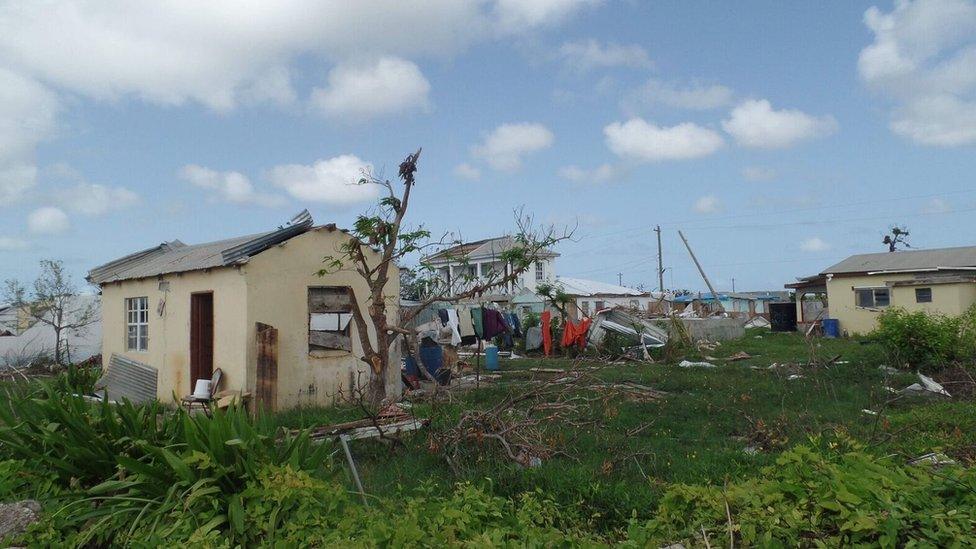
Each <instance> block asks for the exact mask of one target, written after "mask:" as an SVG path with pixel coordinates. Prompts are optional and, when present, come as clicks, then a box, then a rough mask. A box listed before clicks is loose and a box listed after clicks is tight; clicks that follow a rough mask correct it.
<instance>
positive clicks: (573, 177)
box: [559, 164, 623, 183]
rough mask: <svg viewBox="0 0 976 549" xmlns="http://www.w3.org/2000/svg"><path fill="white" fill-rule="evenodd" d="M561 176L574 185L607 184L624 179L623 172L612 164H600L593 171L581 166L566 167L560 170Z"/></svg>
mask: <svg viewBox="0 0 976 549" xmlns="http://www.w3.org/2000/svg"><path fill="white" fill-rule="evenodd" d="M559 175H560V176H561V177H562V178H563V179H568V180H570V181H572V182H574V183H607V182H609V181H613V180H616V179H619V178H620V177H622V175H623V174H622V170H621V169H620V168H619V167H617V166H614V165H612V164H600V165H599V166H597V167H596V168H593V169H592V170H587V169H584V168H581V167H579V166H575V165H570V166H565V167H563V168H561V169H560V170H559Z"/></svg>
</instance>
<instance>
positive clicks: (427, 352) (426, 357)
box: [420, 346, 444, 379]
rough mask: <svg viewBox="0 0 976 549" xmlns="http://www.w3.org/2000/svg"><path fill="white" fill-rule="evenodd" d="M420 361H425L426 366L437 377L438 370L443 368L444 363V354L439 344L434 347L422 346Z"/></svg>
mask: <svg viewBox="0 0 976 549" xmlns="http://www.w3.org/2000/svg"><path fill="white" fill-rule="evenodd" d="M420 361H421V362H423V363H424V367H425V368H427V371H428V372H429V373H430V375H431V376H432V377H434V378H435V379H436V378H437V370H440V369H441V366H443V365H444V354H443V352H442V351H441V348H440V347H439V346H434V347H421V348H420Z"/></svg>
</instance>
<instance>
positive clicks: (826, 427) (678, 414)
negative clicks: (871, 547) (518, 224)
mask: <svg viewBox="0 0 976 549" xmlns="http://www.w3.org/2000/svg"><path fill="white" fill-rule="evenodd" d="M757 336H758V337H757ZM739 351H745V352H747V353H749V354H750V355H753V358H750V359H747V360H742V361H735V362H725V361H722V360H720V359H722V358H723V357H727V356H730V355H732V354H734V353H736V352H739ZM813 352H814V353H815V355H816V357H818V358H819V359H820V360H827V359H829V358H833V357H834V356H837V355H840V359H839V362H841V363H840V364H834V365H832V366H831V367H829V368H809V367H804V366H792V367H788V368H777V369H773V370H770V369H767V367H768V366H769V365H770V364H773V363H779V364H784V363H791V364H797V363H804V364H805V363H806V362H807V361H808V359H809V357H810V353H811V348H810V347H809V346H808V345H807V343H806V341H805V340H804V339H803V337H802V336H799V335H797V334H773V333H770V332H768V331H763V330H750V333H749V334H748V335H747V336H746V337H745V338H743V339H741V340H737V341H733V342H727V343H725V344H722V345H721V346H719V347H718V348H717V349H715V350H714V351H704V352H702V353H698V352H694V353H687V354H685V355H684V356H683V357H680V358H689V359H692V360H699V359H702V358H703V357H704V356H705V355H707V356H710V357H714V358H716V359H719V360H716V361H715V363H716V364H718V365H719V366H718V367H717V368H710V369H705V368H679V367H677V366H676V365H675V364H673V363H656V364H645V363H624V364H614V365H609V366H606V367H604V368H602V369H600V370H599V371H598V372H597V373H596V375H597V376H598V377H600V378H601V379H603V380H606V381H618V382H619V381H627V382H633V383H639V384H643V385H649V386H651V387H653V388H655V389H659V390H662V391H666V392H667V393H668V395H667V397H666V398H665V399H664V400H661V401H653V402H631V401H625V400H620V399H615V400H612V401H609V402H605V403H598V404H596V405H594V406H593V408H592V409H591V410H589V411H588V412H589V415H590V417H592V418H595V419H596V420H597V423H596V424H595V425H592V426H587V427H585V428H581V429H580V428H571V427H565V428H561V429H557V431H556V432H557V435H558V439H559V440H560V441H561V448H560V449H561V450H563V451H565V452H566V453H567V454H568V456H556V457H553V458H550V459H547V460H545V462H544V463H543V464H542V466H541V467H537V468H530V469H525V468H522V467H520V466H518V465H516V464H513V463H511V462H510V461H509V460H507V459H504V458H503V457H501V456H500V454H499V453H498V452H496V451H492V448H490V447H486V448H484V449H482V450H481V451H474V452H471V453H470V454H468V455H467V459H466V460H465V462H464V463H461V464H458V465H459V467H458V468H459V469H460V476H456V475H454V474H453V473H452V470H451V469H450V468H449V467H448V465H447V463H446V462H445V460H444V459H443V458H442V457H440V455H439V454H438V453H437V452H436V451H432V449H431V440H432V439H431V438H430V433H436V432H438V431H439V430H442V429H445V428H447V427H449V426H451V425H453V424H454V423H455V422H456V421H457V418H458V416H459V414H460V412H461V411H462V410H464V409H475V408H486V407H488V406H491V405H492V404H494V403H496V402H498V401H499V399H501V398H503V397H504V396H505V395H507V394H510V393H511V392H513V391H518V390H521V389H522V388H524V387H525V386H526V384H525V381H526V380H527V379H528V378H530V377H532V376H538V375H539V374H533V373H530V372H528V369H529V368H532V367H545V368H569V367H571V365H572V361H570V360H567V359H524V360H515V361H505V362H503V365H502V368H503V370H505V371H506V374H505V378H504V381H503V382H500V383H497V384H493V385H489V386H487V387H485V388H482V389H479V390H471V391H467V392H463V393H457V394H455V398H454V399H453V401H452V402H451V403H450V404H438V405H434V406H432V405H430V404H424V403H418V404H416V405H415V408H414V410H415V412H416V413H417V415H418V416H421V417H430V418H431V419H432V425H431V428H430V431H429V432H426V433H424V432H421V433H418V434H414V435H412V436H409V437H407V438H405V440H404V442H405V444H404V445H403V446H400V447H396V448H390V447H388V446H387V445H384V444H382V443H379V442H375V441H356V442H354V443H353V452H354V454H355V456H356V460H357V465H358V467H359V469H360V473H361V475H362V477H363V483H364V485H365V487H366V490H367V491H368V492H370V493H373V494H386V493H390V492H391V491H395V490H397V489H401V488H408V489H409V488H413V487H416V486H419V485H421V484H425V483H430V482H433V483H436V484H437V485H438V486H439V487H442V488H443V489H444V490H447V489H449V487H450V486H451V485H452V484H453V483H454V482H455V481H457V480H472V481H475V482H481V481H483V480H484V479H491V484H492V489H493V490H494V492H495V493H497V494H499V495H503V496H511V495H515V494H517V493H519V492H522V491H525V490H534V489H537V488H538V489H541V490H543V491H544V492H546V493H548V494H549V495H551V496H552V497H553V498H554V499H555V500H556V501H558V502H560V503H561V504H562V505H563V506H565V507H567V508H571V509H576V510H578V511H579V512H580V513H581V514H582V515H583V516H584V517H585V518H588V519H589V520H590V521H591V522H592V523H593V525H594V526H595V527H597V528H601V529H609V528H616V527H619V526H621V525H622V524H623V523H624V522H625V521H626V520H627V519H628V518H629V517H630V516H631V514H632V513H634V512H636V513H637V515H638V516H640V517H646V516H649V515H650V513H652V512H653V510H654V509H655V507H656V504H657V502H658V500H659V498H660V495H661V494H662V492H663V490H664V489H665V488H666V487H667V485H668V484H670V483H676V482H683V483H703V482H706V483H708V482H710V483H718V484H722V483H725V482H730V481H735V480H740V479H744V478H748V477H752V476H755V475H756V474H758V472H759V470H760V468H761V467H763V466H765V465H770V464H772V463H774V462H775V459H776V457H777V456H778V455H779V453H780V452H781V451H782V450H783V449H785V448H788V447H790V446H792V445H794V444H796V443H802V442H806V441H808V440H809V438H810V437H811V436H814V435H816V434H818V433H820V432H823V431H833V430H838V429H839V430H843V431H846V432H848V433H850V434H851V435H852V436H854V437H856V438H858V439H861V440H863V441H865V442H868V443H874V444H873V446H872V449H873V450H874V451H877V452H878V453H879V455H883V454H886V453H904V454H906V455H917V454H919V453H924V452H928V451H933V449H945V450H948V451H950V452H957V453H963V451H965V450H966V448H967V444H972V442H973V438H974V436H976V435H973V434H972V433H974V432H976V429H974V427H976V419H973V418H974V417H976V415H974V414H972V412H973V411H974V409H973V407H972V406H971V405H970V404H967V403H956V402H952V403H944V404H941V405H939V406H926V405H925V403H916V404H912V403H903V404H900V406H899V407H898V408H897V409H894V410H887V411H886V412H885V415H882V416H880V417H878V416H870V415H868V414H865V413H863V412H862V410H863V409H880V408H881V407H882V403H883V402H884V401H885V400H887V399H889V398H890V394H889V393H887V392H885V391H884V390H883V387H882V382H883V374H882V373H881V372H880V371H879V370H878V365H879V364H881V363H883V362H884V361H883V357H882V354H881V352H880V350H879V349H878V348H877V347H876V346H875V345H874V344H872V343H870V342H867V341H863V340H857V339H834V340H831V339H820V340H817V345H816V346H815V348H813ZM680 358H679V359H680ZM588 365H589V364H588ZM793 374H799V375H801V376H802V377H801V378H799V379H792V380H791V379H789V376H790V375H793ZM509 380H511V381H509ZM912 381H913V379H912V376H911V375H910V374H898V375H896V376H895V379H893V380H891V383H892V384H893V385H894V386H896V387H901V386H904V385H907V384H908V383H911V382H912ZM361 415H362V414H361V411H360V410H357V409H356V408H352V407H345V408H343V407H339V408H332V409H314V410H295V411H291V412H286V413H282V414H280V415H279V416H278V421H279V422H280V424H281V425H284V426H289V427H304V426H314V425H323V424H329V423H333V422H338V421H346V420H350V419H356V418H358V417H361ZM648 424H649V425H648ZM955 426H959V429H961V430H962V432H963V433H964V434H963V435H961V436H960V435H959V433H958V429H955ZM642 427H643V429H641V428H642ZM638 429H641V430H640V431H639V432H637V433H636V434H629V433H634V432H635V431H637V430H638ZM960 437H961V438H960ZM757 444H758V446H759V447H760V451H759V452H758V453H755V454H750V453H747V452H745V451H744V450H745V448H746V447H747V446H749V445H757Z"/></svg>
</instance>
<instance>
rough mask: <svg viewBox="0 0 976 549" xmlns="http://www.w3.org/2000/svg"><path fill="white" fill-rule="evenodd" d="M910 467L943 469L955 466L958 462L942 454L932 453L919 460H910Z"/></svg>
mask: <svg viewBox="0 0 976 549" xmlns="http://www.w3.org/2000/svg"><path fill="white" fill-rule="evenodd" d="M908 464H909V465H931V466H932V467H942V466H944V465H955V464H956V460H954V459H952V458H951V457H949V456H947V455H945V454H943V453H940V452H931V453H928V454H923V455H921V456H918V457H917V458H914V459H910V460H908Z"/></svg>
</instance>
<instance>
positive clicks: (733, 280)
mask: <svg viewBox="0 0 976 549" xmlns="http://www.w3.org/2000/svg"><path fill="white" fill-rule="evenodd" d="M732 293H735V277H734V276H733V277H732Z"/></svg>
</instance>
